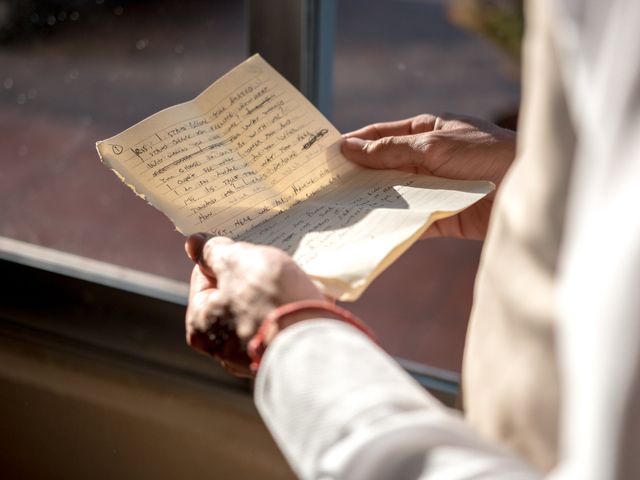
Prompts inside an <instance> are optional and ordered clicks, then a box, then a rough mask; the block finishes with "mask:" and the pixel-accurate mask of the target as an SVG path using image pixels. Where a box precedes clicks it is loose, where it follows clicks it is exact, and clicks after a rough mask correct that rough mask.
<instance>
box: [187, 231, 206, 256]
mask: <svg viewBox="0 0 640 480" xmlns="http://www.w3.org/2000/svg"><path fill="white" fill-rule="evenodd" d="M210 238H211V235H209V234H207V233H202V232H201V233H194V234H193V235H189V237H188V238H187V240H186V241H185V242H184V251H185V252H186V253H187V256H188V257H189V258H190V259H191V261H193V262H194V263H198V260H199V259H200V256H201V255H202V249H203V248H204V244H205V243H207V240H209V239H210Z"/></svg>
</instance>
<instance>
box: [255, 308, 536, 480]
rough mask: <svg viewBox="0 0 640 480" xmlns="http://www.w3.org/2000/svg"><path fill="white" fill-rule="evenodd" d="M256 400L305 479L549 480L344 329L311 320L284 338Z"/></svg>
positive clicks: (264, 371)
mask: <svg viewBox="0 0 640 480" xmlns="http://www.w3.org/2000/svg"><path fill="white" fill-rule="evenodd" d="M255 401H256V405H257V407H258V410H259V412H260V414H261V415H262V417H263V419H264V421H265V423H266V424H267V427H268V428H269V430H270V431H271V433H272V435H273V437H274V438H275V440H276V442H277V443H278V445H279V447H280V449H281V450H282V452H283V453H284V455H285V457H286V458H287V460H288V461H289V463H290V465H291V467H292V468H293V470H294V471H295V472H296V474H297V475H298V476H299V477H300V478H305V479H404V478H407V479H409V478H425V479H427V478H428V479H438V480H454V479H455V480H462V479H471V478H474V479H481V478H491V479H533V478H539V476H538V474H537V473H536V472H535V471H534V470H533V469H532V467H530V466H529V465H527V464H526V463H525V462H523V461H522V460H519V459H518V458H516V457H515V456H514V455H512V454H511V453H509V452H507V451H506V450H504V449H501V448H500V447H497V446H495V445H491V444H489V443H487V442H484V441H483V440H482V439H480V438H478V436H477V435H475V434H474V432H473V431H472V430H471V428H470V427H469V426H468V425H467V424H466V423H465V422H464V421H463V420H462V419H461V418H460V416H459V414H458V413H457V412H455V411H452V410H449V409H447V408H445V407H444V406H443V405H442V404H440V403H439V402H438V401H437V400H436V399H434V398H433V397H431V396H430V395H429V394H428V393H427V392H426V391H425V390H424V389H423V388H422V387H421V386H420V385H419V384H418V383H417V382H415V380H413V379H412V378H411V377H410V376H409V375H408V374H407V373H406V372H405V371H404V370H403V369H402V368H401V367H400V366H399V365H398V364H397V363H396V362H395V361H394V360H393V359H392V358H391V357H389V356H388V355H387V354H386V353H384V352H383V351H382V350H381V349H380V348H378V347H377V346H376V345H374V344H373V343H372V342H371V341H370V340H369V339H368V338H367V337H366V336H365V335H363V334H362V333H361V332H359V331H358V330H357V329H355V328H353V327H352V326H350V325H348V324H345V323H344V322H340V321H336V320H307V321H304V322H300V323H298V324H296V325H293V326H291V327H289V328H287V329H286V330H284V331H283V332H282V333H281V334H280V335H278V337H277V338H276V339H275V340H274V342H273V343H272V344H271V346H270V347H269V349H268V350H267V352H266V354H265V357H264V359H263V362H262V365H261V367H260V371H259V372H258V376H257V378H256V386H255Z"/></svg>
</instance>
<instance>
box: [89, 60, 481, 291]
mask: <svg viewBox="0 0 640 480" xmlns="http://www.w3.org/2000/svg"><path fill="white" fill-rule="evenodd" d="M340 139H341V136H340V134H339V132H338V131H337V130H336V129H335V128H334V127H333V126H332V125H331V124H330V122H329V121H328V120H327V119H326V118H324V117H323V116H322V114H321V113H320V112H318V111H317V110H316V109H315V107H313V105H311V103H309V102H308V101H307V100H306V99H305V98H304V97H303V96H302V95H301V94H300V93H299V92H298V91H297V90H296V89H295V88H294V87H293V86H291V85H290V84H289V83H288V82H287V81H286V80H285V79H284V78H283V77H281V76H280V75H279V74H278V73H277V72H276V71H275V70H274V69H273V68H272V67H271V66H269V65H268V64H267V63H266V62H265V61H264V60H263V59H262V58H261V57H260V56H258V55H255V56H253V57H251V58H250V59H249V60H247V61H245V62H244V63H242V64H241V65H239V66H238V67H236V68H235V69H233V70H232V71H230V72H229V73H227V74H226V75H225V76H224V77H222V78H221V79H220V80H218V81H217V82H215V83H214V84H213V85H211V86H210V87H209V88H207V89H206V90H205V91H204V92H203V93H201V94H200V95H199V96H198V97H196V98H195V99H194V100H192V101H190V102H187V103H183V104H180V105H176V106H174V107H171V108H168V109H166V110H163V111H161V112H159V113H157V114H155V115H153V116H151V117H149V118H147V119H146V120H143V121H142V122H140V123H138V124H137V125H134V126H133V127H131V128H129V129H127V130H125V131H124V132H123V133H121V134H119V135H116V136H115V137H112V138H110V139H108V140H104V141H102V142H98V144H97V149H98V153H99V155H100V158H101V159H102V162H103V163H104V164H105V165H106V166H107V167H109V168H111V169H112V170H113V171H114V172H115V173H116V174H117V175H118V176H119V177H120V178H121V179H122V180H123V181H124V182H125V183H126V184H128V185H129V186H130V187H131V188H132V189H134V191H135V192H136V193H137V194H138V195H140V196H142V197H143V198H145V199H146V200H147V201H148V202H149V203H151V204H152V205H154V206H155V207H156V208H158V209H159V210H161V211H162V212H164V213H165V214H166V215H167V216H168V217H169V218H170V219H171V220H172V221H173V223H174V224H175V226H176V228H177V229H178V230H179V231H180V232H182V233H183V234H190V233H195V232H201V231H206V232H210V233H212V234H214V235H225V236H229V237H232V238H237V239H243V240H246V241H251V242H254V243H266V244H271V245H275V246H277V247H279V248H282V249H284V250H285V251H287V252H288V253H290V254H291V255H293V257H294V259H295V260H296V261H297V262H298V263H299V264H300V266H301V267H302V268H303V269H304V270H305V271H306V272H307V273H308V274H309V275H311V276H312V277H313V278H314V279H316V280H317V282H318V283H319V284H320V286H321V287H323V288H324V290H325V292H327V294H330V295H332V296H335V297H336V298H340V299H342V300H355V299H356V298H357V297H358V296H359V295H360V294H361V293H362V291H363V290H364V289H365V288H366V286H367V285H368V284H369V283H370V282H371V281H372V280H373V278H375V276H376V275H378V274H379V273H380V272H381V271H382V269H384V268H385V267H386V266H388V265H389V264H390V263H391V262H392V261H393V260H395V258H397V257H398V256H399V255H400V254H401V253H402V252H403V251H404V250H406V248H408V247H409V246H410V245H411V243H413V241H415V240H416V239H417V238H418V237H419V236H420V234H421V233H422V232H423V231H424V230H426V228H427V227H428V226H429V225H430V224H431V223H432V222H433V221H435V220H436V219H438V218H442V217H443V216H446V215H451V214H454V213H456V212H458V211H460V210H462V209H464V208H466V207H468V206H469V205H471V204H472V203H474V202H475V201H477V200H479V199H480V198H482V197H483V196H484V195H486V194H487V193H488V192H489V191H491V188H492V186H491V184H490V183H488V182H460V181H447V180H443V179H437V178H433V177H426V176H417V175H409V174H406V173H402V172H396V171H373V170H366V169H362V168H360V167H357V166H355V165H353V164H351V163H349V162H348V161H347V160H346V159H344V158H343V157H342V155H341V154H340V149H339V143H340Z"/></svg>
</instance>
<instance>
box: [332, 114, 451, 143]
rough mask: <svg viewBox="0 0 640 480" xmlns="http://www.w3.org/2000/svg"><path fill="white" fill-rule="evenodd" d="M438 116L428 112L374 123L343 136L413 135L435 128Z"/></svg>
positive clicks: (373, 137) (369, 137)
mask: <svg viewBox="0 0 640 480" xmlns="http://www.w3.org/2000/svg"><path fill="white" fill-rule="evenodd" d="M437 121H438V117H437V116H435V115H430V114H427V113H425V114H423V115H418V116H417V117H411V118H406V119H404V120H397V121H394V122H383V123H374V124H373V125H368V126H366V127H363V128H361V129H359V130H355V131H353V132H349V133H346V134H345V135H344V137H345V138H352V137H356V138H362V139H363V140H380V139H381V138H384V137H396V136H401V135H415V134H416V133H423V132H430V131H432V130H435V129H436V128H435V127H436V122H437Z"/></svg>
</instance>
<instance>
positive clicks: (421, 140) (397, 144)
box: [342, 134, 429, 169]
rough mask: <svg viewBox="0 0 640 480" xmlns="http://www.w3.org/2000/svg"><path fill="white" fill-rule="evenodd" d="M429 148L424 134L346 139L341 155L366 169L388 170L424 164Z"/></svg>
mask: <svg viewBox="0 0 640 480" xmlns="http://www.w3.org/2000/svg"><path fill="white" fill-rule="evenodd" d="M428 146H429V143H428V138H427V137H425V134H418V135H404V136H400V137H385V138H381V139H380V140H362V139H360V138H347V139H345V141H344V143H343V144H342V153H343V155H344V156H345V157H347V158H348V159H349V160H351V161H352V162H355V163H357V164H359V165H362V166H364V167H368V168H378V169H389V168H401V167H413V166H419V165H423V164H424V160H425V153H426V151H427V148H428Z"/></svg>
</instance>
